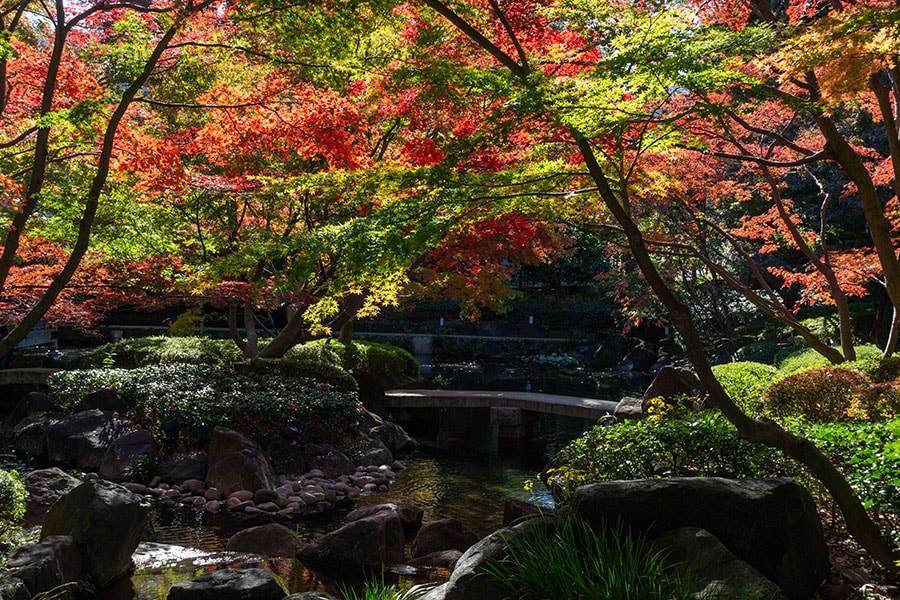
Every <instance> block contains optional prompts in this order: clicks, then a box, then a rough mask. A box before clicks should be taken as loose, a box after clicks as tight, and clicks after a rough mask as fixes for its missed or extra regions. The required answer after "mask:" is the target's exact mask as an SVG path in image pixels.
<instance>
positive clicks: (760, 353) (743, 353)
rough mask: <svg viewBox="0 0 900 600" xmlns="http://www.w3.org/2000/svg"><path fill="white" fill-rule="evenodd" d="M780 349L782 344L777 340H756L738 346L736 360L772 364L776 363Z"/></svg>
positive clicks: (735, 354)
mask: <svg viewBox="0 0 900 600" xmlns="http://www.w3.org/2000/svg"><path fill="white" fill-rule="evenodd" d="M780 350H781V346H779V345H778V344H776V343H775V342H754V343H752V344H747V345H746V346H743V347H741V348H738V350H737V352H735V353H734V360H736V361H738V362H754V363H762V364H764V365H772V364H774V363H775V355H776V354H778V352H779V351H780Z"/></svg>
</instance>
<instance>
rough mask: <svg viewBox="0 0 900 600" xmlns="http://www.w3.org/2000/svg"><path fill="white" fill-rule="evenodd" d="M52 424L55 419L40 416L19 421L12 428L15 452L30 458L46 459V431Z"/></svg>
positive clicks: (32, 416)
mask: <svg viewBox="0 0 900 600" xmlns="http://www.w3.org/2000/svg"><path fill="white" fill-rule="evenodd" d="M54 423H56V420H55V419H47V418H45V417H44V416H42V415H31V416H29V417H25V418H24V419H22V420H21V421H19V422H18V423H17V424H16V425H15V426H14V427H13V435H14V436H15V438H16V443H15V448H16V452H17V453H18V454H22V455H24V456H28V457H30V458H47V430H48V429H49V428H50V426H51V425H53V424H54Z"/></svg>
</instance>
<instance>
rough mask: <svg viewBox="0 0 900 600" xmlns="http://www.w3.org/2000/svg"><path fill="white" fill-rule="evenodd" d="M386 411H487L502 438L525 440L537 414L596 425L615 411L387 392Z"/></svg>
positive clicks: (479, 394)
mask: <svg viewBox="0 0 900 600" xmlns="http://www.w3.org/2000/svg"><path fill="white" fill-rule="evenodd" d="M385 403H386V404H387V406H388V407H389V408H394V409H404V408H490V409H491V422H492V423H495V424H497V425H499V426H500V436H501V437H526V436H529V435H531V433H532V431H533V425H534V423H536V422H537V419H538V417H539V415H540V413H547V414H553V415H564V416H567V417H577V418H581V419H589V420H592V421H596V420H597V419H601V418H603V417H606V416H608V415H612V414H613V411H615V408H616V403H615V402H612V401H609V400H596V399H594V398H579V397H575V396H559V395H556V394H539V393H535V392H499V391H485V390H443V389H441V390H424V389H423V390H412V389H410V390H404V389H399V390H388V391H387V392H385Z"/></svg>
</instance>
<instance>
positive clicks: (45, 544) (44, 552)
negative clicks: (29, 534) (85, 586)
mask: <svg viewBox="0 0 900 600" xmlns="http://www.w3.org/2000/svg"><path fill="white" fill-rule="evenodd" d="M7 562H8V567H9V569H10V574H11V575H12V576H13V577H17V578H19V579H21V580H22V581H23V582H24V583H25V587H27V588H28V591H29V592H30V593H31V595H32V596H37V595H38V594H41V593H43V592H49V591H50V590H52V589H54V588H58V587H59V586H61V585H62V584H64V583H69V582H72V581H78V580H79V579H81V572H82V556H81V552H80V551H79V549H78V547H77V545H76V544H75V540H74V539H72V538H71V537H70V536H67V535H51V536H48V537H45V538H43V539H42V540H41V541H39V542H36V543H33V544H24V545H22V546H19V547H18V548H16V549H15V550H13V551H12V552H10V553H9V556H8V560H7Z"/></svg>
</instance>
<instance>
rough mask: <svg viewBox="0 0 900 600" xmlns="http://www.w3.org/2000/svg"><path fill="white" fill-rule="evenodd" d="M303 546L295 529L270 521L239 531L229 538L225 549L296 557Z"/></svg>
mask: <svg viewBox="0 0 900 600" xmlns="http://www.w3.org/2000/svg"><path fill="white" fill-rule="evenodd" d="M301 547H302V544H301V543H300V540H299V539H298V538H297V536H296V535H294V532H293V531H291V530H290V529H288V528H287V527H285V526H284V525H281V524H280V523H268V524H266V525H260V526H258V527H249V528H247V529H243V530H241V531H238V532H237V533H236V534H234V535H233V536H231V537H230V538H229V539H228V544H226V546H225V549H226V550H229V551H232V552H251V553H253V554H261V555H263V556H280V557H284V558H294V557H295V556H297V553H298V552H299V551H300V548H301Z"/></svg>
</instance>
